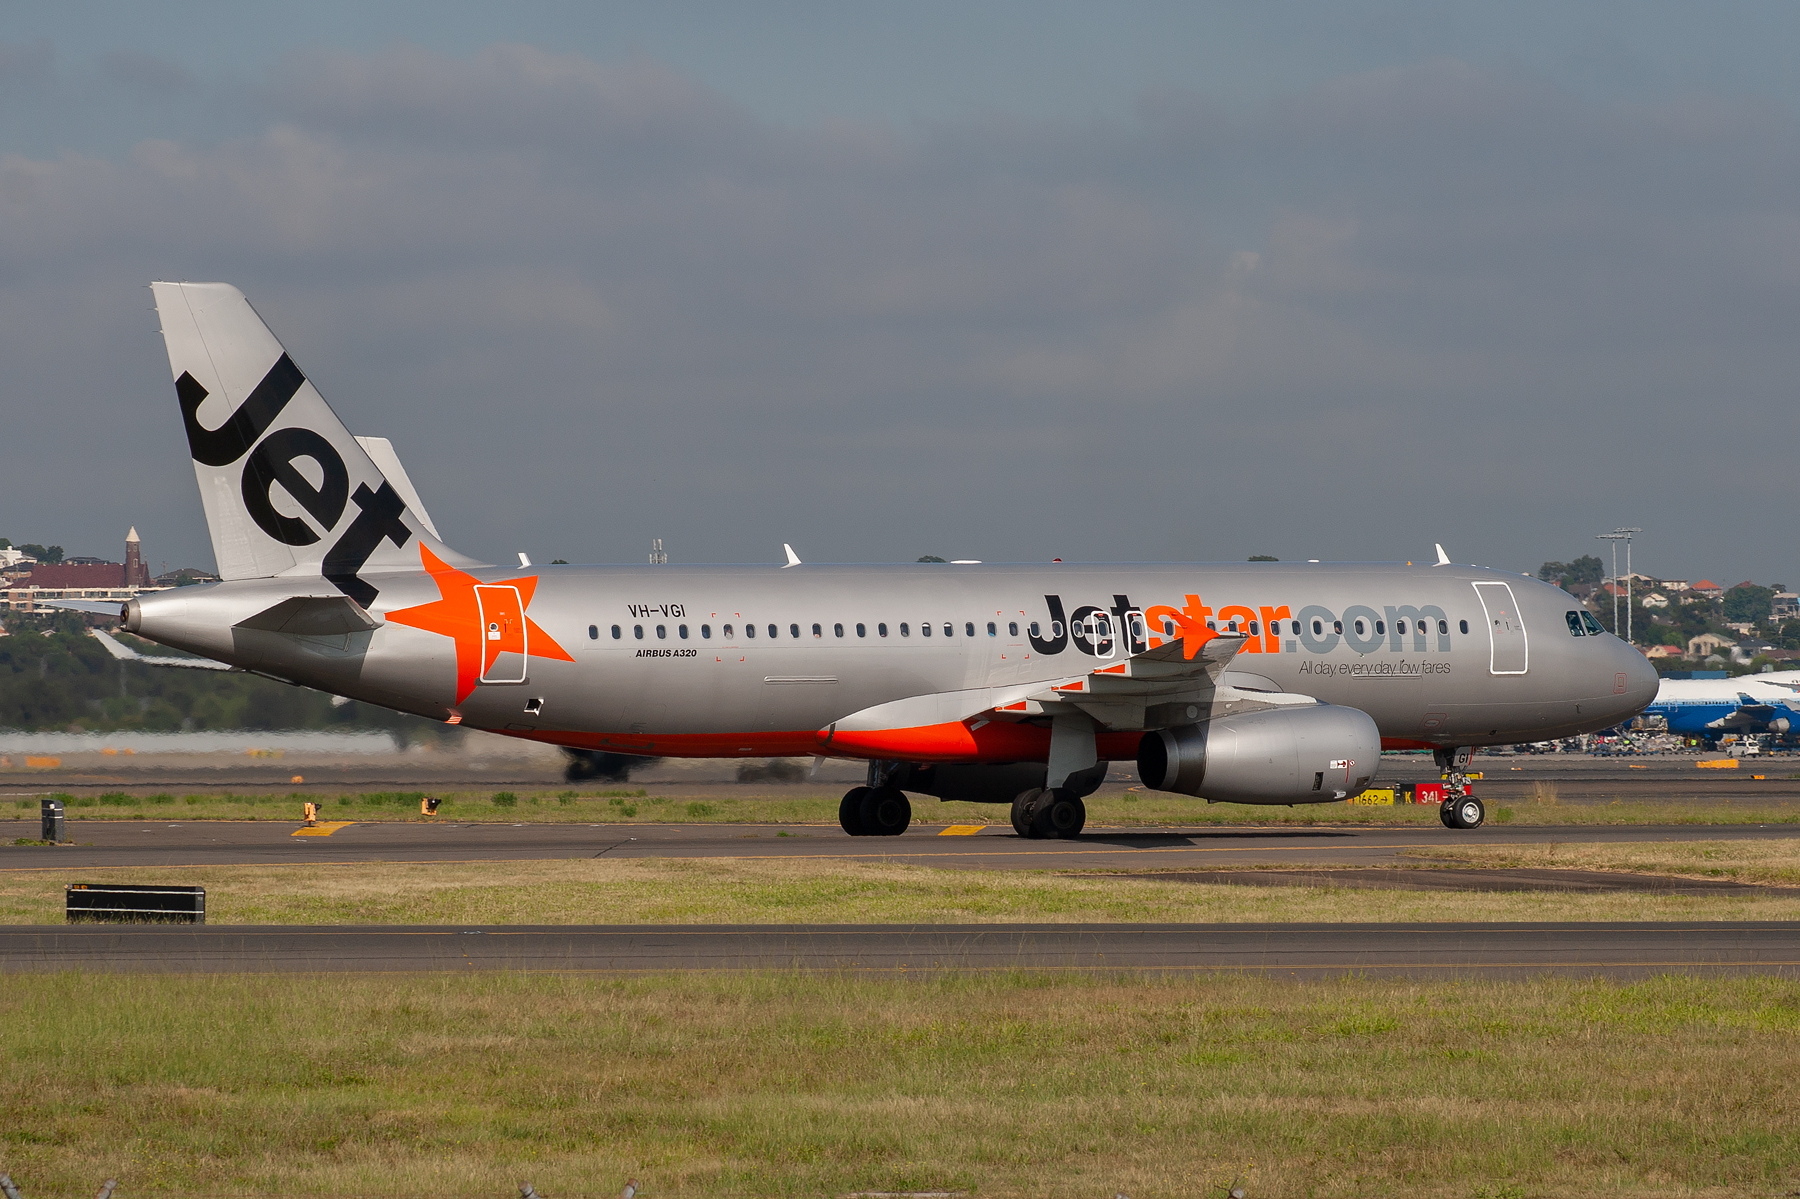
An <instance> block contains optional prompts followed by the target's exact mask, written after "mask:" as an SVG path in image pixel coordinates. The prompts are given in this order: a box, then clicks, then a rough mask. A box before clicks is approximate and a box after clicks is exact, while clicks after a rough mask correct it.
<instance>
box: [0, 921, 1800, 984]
mask: <svg viewBox="0 0 1800 1199" xmlns="http://www.w3.org/2000/svg"><path fill="white" fill-rule="evenodd" d="M73 969H78V970H89V971H135V972H151V973H184V974H201V973H257V972H261V973H293V972H327V973H328V972H348V971H356V972H366V973H396V972H417V971H439V972H442V971H453V972H462V971H472V970H510V971H527V972H531V971H554V972H558V973H568V972H577V973H579V972H593V973H606V974H635V973H655V972H660V971H672V970H756V969H778V970H795V969H798V970H816V971H846V972H869V973H893V974H900V973H903V972H914V973H916V972H921V971H940V970H1054V971H1087V972H1105V971H1183V972H1215V971H1225V972H1241V973H1249V974H1260V975H1277V976H1286V977H1296V978H1314V977H1327V976H1335V975H1346V974H1357V975H1371V976H1391V975H1408V976H1424V977H1445V976H1451V977H1482V978H1527V977H1535V976H1540V975H1545V974H1554V975H1564V976H1575V977H1605V978H1615V979H1622V978H1643V977H1649V976H1652V975H1657V974H1666V973H1671V972H1674V973H1686V974H1705V975H1727V974H1762V975H1778V976H1783V977H1794V976H1796V975H1800V924H1797V923H1785V922H1784V923H1750V922H1742V923H1724V922H1719V923H1712V922H1702V923H1693V924H1673V923H1663V924H1611V923H1607V924H1209V925H1198V924H1073V925H1071V924H1063V925H1057V924H1006V925H1000V924H977V925H849V926H769V925H743V926H729V925H726V926H721V925H695V926H669V925H656V926H646V925H633V926H622V927H621V926H614V927H595V926H587V927H488V928H421V927H365V926H345V927H323V926H319V927H293V926H212V927H174V926H157V925H149V926H132V927H96V926H77V927H70V928H64V927H56V926H42V925H39V926H23V927H12V928H0V973H5V972H11V973H17V972H24V971H46V970H73Z"/></svg>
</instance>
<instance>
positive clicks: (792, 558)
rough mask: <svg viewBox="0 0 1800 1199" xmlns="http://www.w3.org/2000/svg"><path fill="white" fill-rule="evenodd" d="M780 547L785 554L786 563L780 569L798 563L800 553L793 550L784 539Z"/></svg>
mask: <svg viewBox="0 0 1800 1199" xmlns="http://www.w3.org/2000/svg"><path fill="white" fill-rule="evenodd" d="M781 548H782V550H783V551H784V552H785V553H786V554H787V563H786V564H785V565H783V566H782V568H781V569H783V570H786V569H787V568H788V567H789V566H798V565H800V555H799V554H796V553H795V552H794V547H793V546H791V545H789V544H788V543H787V542H785V541H784V542H782V543H781Z"/></svg>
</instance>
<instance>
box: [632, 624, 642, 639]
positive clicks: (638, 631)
mask: <svg viewBox="0 0 1800 1199" xmlns="http://www.w3.org/2000/svg"><path fill="white" fill-rule="evenodd" d="M631 635H632V636H633V637H636V638H637V639H638V640H639V641H642V640H643V639H644V626H643V625H641V624H634V625H632V626H631Z"/></svg>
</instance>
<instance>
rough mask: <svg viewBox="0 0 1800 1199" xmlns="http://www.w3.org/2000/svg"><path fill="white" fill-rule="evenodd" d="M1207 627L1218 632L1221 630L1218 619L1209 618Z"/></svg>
mask: <svg viewBox="0 0 1800 1199" xmlns="http://www.w3.org/2000/svg"><path fill="white" fill-rule="evenodd" d="M1206 627H1207V628H1209V629H1211V630H1212V631H1213V632H1215V633H1216V632H1218V631H1219V622H1218V621H1216V620H1209V621H1207V622H1206Z"/></svg>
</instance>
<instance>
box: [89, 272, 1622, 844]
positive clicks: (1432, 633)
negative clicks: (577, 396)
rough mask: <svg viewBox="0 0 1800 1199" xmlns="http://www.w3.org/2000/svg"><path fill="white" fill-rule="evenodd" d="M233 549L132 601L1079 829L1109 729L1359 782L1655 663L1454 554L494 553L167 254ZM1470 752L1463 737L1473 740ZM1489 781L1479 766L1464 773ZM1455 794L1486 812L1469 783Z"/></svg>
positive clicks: (201, 459) (1548, 725)
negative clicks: (1073, 560)
mask: <svg viewBox="0 0 1800 1199" xmlns="http://www.w3.org/2000/svg"><path fill="white" fill-rule="evenodd" d="M152 289H153V290H154V292H155V296H156V308H157V312H158V314H159V315H160V317H161V321H162V332H163V339H164V341H165V343H166V345H167V348H168V354H169V365H170V370H171V372H172V374H173V376H174V379H175V394H176V397H177V399H178V400H179V403H180V408H181V418H182V420H183V422H184V423H185V425H186V427H187V436H188V446H189V449H190V451H191V453H192V457H193V462H194V471H195V474H196V476H197V477H198V479H199V484H200V498H201V503H202V505H203V506H204V508H205V510H206V520H207V525H208V527H209V529H210V531H211V534H212V542H213V551H214V553H215V555H216V557H217V562H218V570H219V575H220V578H221V579H222V581H221V582H218V583H214V584H209V585H205V586H197V587H183V588H179V589H176V590H172V591H164V592H159V593H154V594H146V595H143V596H140V597H139V598H138V599H135V600H132V601H131V602H129V603H128V604H126V605H125V608H124V612H123V615H122V624H123V626H124V628H125V629H127V630H129V631H130V632H133V633H137V634H140V635H142V636H144V637H147V638H150V639H152V640H154V641H158V642H161V643H162V644H164V645H168V646H173V647H177V648H180V649H182V650H187V651H190V652H192V653H195V654H200V655H203V656H205V657H206V658H208V659H212V660H213V661H215V662H217V663H220V664H224V665H226V666H229V667H232V668H236V669H240V670H246V671H254V672H256V673H259V674H264V675H269V676H272V677H275V678H279V679H283V680H287V681H290V682H294V683H298V684H301V685H304V686H307V687H314V688H318V689H319V690H322V691H328V692H331V693H333V694H336V695H342V696H348V697H350V698H352V699H356V700H359V701H364V702H368V703H374V704H381V705H384V706H386V707H389V708H394V709H397V710H399V711H403V712H412V713H417V714H419V715H421V716H426V717H429V718H431V719H434V720H442V721H448V722H452V723H460V724H463V725H466V726H469V727H471V728H477V729H484V730H488V731H491V732H495V733H500V734H503V735H506V736H512V737H526V738H531V739H533V740H537V741H545V742H550V743H553V744H556V745H561V746H565V747H570V748H575V749H582V750H593V751H607V752H615V753H622V754H643V755H657V756H665V757H708V758H711V757H752V756H754V757H764V756H771V755H815V756H824V757H836V758H853V759H861V760H864V761H866V762H868V764H869V777H868V783H867V785H866V786H860V787H857V788H855V789H853V790H852V791H851V792H850V793H849V794H848V795H846V796H845V797H844V800H843V804H842V806H841V810H840V816H841V820H842V824H843V827H844V829H845V831H846V832H848V833H851V834H852V835H892V834H896V833H898V832H900V831H902V830H904V829H905V828H906V826H907V824H908V822H909V821H910V819H911V805H910V802H909V800H908V799H907V792H909V791H910V792H913V793H915V794H924V795H935V796H940V797H944V798H957V799H969V800H978V801H989V802H994V803H1008V804H1010V805H1011V806H1012V816H1013V824H1014V827H1015V828H1016V829H1017V830H1018V831H1019V833H1020V834H1021V835H1023V836H1028V837H1045V836H1063V837H1067V836H1074V835H1076V834H1078V833H1079V832H1080V831H1081V828H1082V825H1083V822H1084V820H1085V818H1086V817H1085V810H1084V808H1083V805H1082V797H1083V796H1085V795H1088V794H1090V793H1092V791H1093V790H1094V788H1095V787H1097V786H1098V785H1099V783H1100V781H1101V779H1102V777H1103V775H1104V772H1105V769H1106V765H1107V763H1108V762H1111V761H1119V760H1135V761H1136V762H1137V765H1138V770H1139V772H1140V776H1141V778H1142V780H1143V782H1144V784H1145V785H1146V786H1149V787H1152V788H1157V789H1161V790H1165V791H1172V792H1178V793H1180V794H1184V795H1192V796H1197V797H1203V798H1205V799H1208V800H1220V801H1232V802H1239V803H1259V804H1300V803H1318V802H1328V801H1332V800H1338V801H1341V800H1343V799H1345V798H1346V797H1348V796H1352V795H1355V794H1356V793H1358V792H1359V791H1361V790H1362V789H1363V788H1365V787H1366V786H1368V785H1369V783H1370V781H1371V780H1372V779H1373V778H1374V777H1375V773H1376V768H1377V766H1378V765H1379V761H1380V753H1381V749H1382V748H1383V746H1387V747H1390V748H1394V747H1414V748H1430V749H1433V750H1436V751H1437V752H1438V754H1439V757H1440V760H1441V761H1442V763H1443V764H1444V766H1445V767H1446V769H1454V768H1456V766H1457V765H1458V763H1459V762H1462V761H1466V754H1467V751H1468V749H1469V748H1470V747H1473V746H1481V745H1493V744H1505V743H1511V742H1521V741H1542V740H1547V739H1550V738H1553V737H1564V736H1569V735H1572V734H1576V733H1582V732H1589V731H1593V730H1597V729H1603V728H1607V727H1610V726H1612V725H1615V724H1618V723H1619V722H1620V721H1622V720H1626V719H1628V718H1630V717H1631V716H1632V715H1633V714H1635V713H1637V712H1638V711H1640V710H1641V709H1642V708H1643V707H1644V706H1645V705H1646V704H1647V703H1649V702H1650V700H1651V699H1652V698H1653V697H1654V696H1655V694H1656V686H1657V679H1656V674H1655V672H1654V671H1653V670H1651V668H1650V666H1649V664H1648V663H1647V662H1646V661H1645V660H1644V658H1643V656H1642V655H1641V654H1639V653H1638V652H1637V651H1636V650H1634V649H1632V648H1631V647H1630V646H1628V645H1626V644H1625V643H1624V642H1622V641H1620V640H1619V639H1617V638H1616V637H1613V636H1612V635H1611V634H1609V633H1606V632H1605V631H1603V630H1602V629H1601V628H1600V627H1599V625H1598V624H1597V623H1595V622H1594V621H1593V619H1592V618H1591V617H1589V616H1587V615H1586V614H1585V613H1584V612H1583V611H1582V609H1581V608H1580V607H1579V605H1577V604H1576V603H1575V601H1573V600H1572V599H1570V598H1569V596H1568V595H1567V594H1565V593H1564V592H1562V591H1561V590H1559V589H1557V588H1554V587H1550V586H1548V585H1546V584H1543V583H1540V582H1538V581H1537V580H1535V579H1531V578H1527V577H1524V576H1521V575H1516V574H1510V573H1507V572H1503V571H1495V570H1486V569H1482V568H1479V567H1472V566H1458V565H1454V564H1452V563H1450V562H1449V561H1448V559H1447V558H1446V557H1445V556H1444V554H1443V552H1442V550H1441V549H1440V550H1439V552H1438V561H1437V562H1436V563H1434V564H1432V565H1423V566H1418V567H1415V566H1413V565H1411V564H1410V563H1409V564H1406V565H1399V564H1364V563H1330V564H1321V563H1306V564H1283V563H1257V564H1238V565H1192V564H1180V565H1175V564H1149V565H1141V564H1140V565H1113V564H1104V565H1101V564H1090V565H1074V564H1061V563H1053V564H1048V565H1046V564H1023V565H984V564H979V563H968V564H945V565H936V564H906V565H877V566H869V565H829V566H827V565H817V564H812V563H802V562H800V561H799V560H798V558H797V557H795V555H794V553H793V551H792V550H788V551H787V558H788V561H787V563H786V564H785V565H769V566H555V567H550V568H545V569H540V568H537V567H533V566H531V565H530V564H529V563H527V562H525V561H524V556H523V555H521V561H520V565H519V566H517V567H510V566H490V565H484V564H482V563H479V562H476V561H473V560H471V559H469V558H467V557H465V556H463V555H461V554H459V553H457V552H456V551H455V550H453V549H451V548H450V547H449V546H448V545H447V544H446V543H445V542H444V541H443V540H442V538H440V537H439V535H438V531H437V528H436V526H435V525H433V523H432V521H431V518H430V517H429V516H428V515H427V514H426V511H425V507H424V505H423V504H422V503H420V501H419V496H418V493H417V492H416V491H415V490H414V489H413V485H412V482H411V481H410V480H409V479H408V478H407V475H406V472H405V470H404V469H402V467H401V465H400V462H399V459H398V458H397V457H396V456H395V454H394V452H393V450H392V448H391V446H390V445H389V443H388V442H386V441H384V440H380V439H374V438H358V437H353V436H351V435H350V433H349V432H348V430H346V429H345V427H344V425H343V424H342V423H341V422H340V421H339V420H338V418H337V416H336V415H335V414H334V413H333V412H332V410H331V409H330V408H329V407H327V406H326V403H325V400H324V399H323V398H322V397H321V396H320V395H319V393H318V391H317V390H316V389H315V388H314V387H313V385H312V383H311V382H309V381H308V380H307V378H306V376H305V374H304V373H302V371H301V370H300V368H299V367H298V366H297V365H295V363H294V360H293V358H292V357H291V356H290V355H289V354H288V353H287V351H286V350H285V349H284V348H283V347H282V345H281V343H280V342H279V341H277V340H276V338H275V336H274V334H273V333H271V332H270V331H269V329H268V328H267V326H265V325H264V323H263V321H262V320H261V318H260V317H258V315H257V314H256V312H255V310H254V309H253V308H252V307H251V306H250V304H249V302H248V301H247V300H246V299H245V298H244V296H243V294H242V293H241V292H239V291H238V290H237V289H236V288H234V287H230V286H228V285H226V284H223V283H155V284H152ZM1459 755H1460V756H1459ZM1457 791H1458V792H1465V791H1466V788H1457ZM1443 811H1444V820H1445V823H1446V824H1450V825H1452V826H1453V827H1473V826H1475V825H1478V824H1480V823H1481V820H1482V816H1483V813H1482V806H1481V803H1480V801H1479V800H1478V799H1476V798H1475V797H1474V796H1472V795H1468V794H1453V796H1452V800H1451V802H1448V803H1446V804H1445V805H1444V809H1443Z"/></svg>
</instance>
